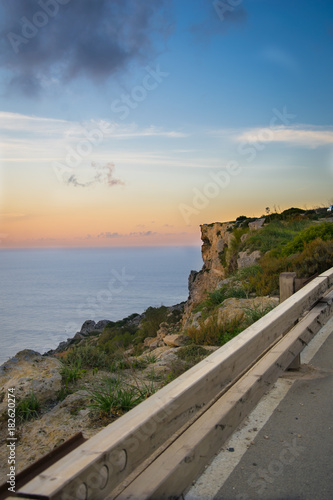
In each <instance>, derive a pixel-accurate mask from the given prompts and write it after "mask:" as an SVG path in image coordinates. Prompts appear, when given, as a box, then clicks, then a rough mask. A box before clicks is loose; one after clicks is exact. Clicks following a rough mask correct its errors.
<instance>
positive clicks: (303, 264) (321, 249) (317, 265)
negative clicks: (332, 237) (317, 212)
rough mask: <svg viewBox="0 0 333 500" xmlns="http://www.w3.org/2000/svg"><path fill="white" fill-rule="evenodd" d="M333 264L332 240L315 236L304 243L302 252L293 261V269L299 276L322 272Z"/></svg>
mask: <svg viewBox="0 0 333 500" xmlns="http://www.w3.org/2000/svg"><path fill="white" fill-rule="evenodd" d="M332 266H333V241H322V240H321V239H319V238H317V239H315V240H313V241H311V242H310V243H308V244H306V245H305V248H304V250H303V252H302V253H301V254H300V255H298V256H297V257H296V258H295V260H294V261H293V269H294V270H295V271H296V273H297V275H298V276H299V277H310V276H312V275H314V274H316V273H319V274H320V273H323V272H324V271H326V270H327V269H329V268H330V267H332Z"/></svg>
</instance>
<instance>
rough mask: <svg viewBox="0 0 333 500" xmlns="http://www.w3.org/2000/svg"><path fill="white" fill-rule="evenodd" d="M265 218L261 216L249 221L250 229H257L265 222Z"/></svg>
mask: <svg viewBox="0 0 333 500" xmlns="http://www.w3.org/2000/svg"><path fill="white" fill-rule="evenodd" d="M265 220H266V219H265V217H262V218H261V219H257V220H255V221H253V222H249V229H250V231H257V230H258V229H260V228H261V227H262V226H263V225H264V224H265Z"/></svg>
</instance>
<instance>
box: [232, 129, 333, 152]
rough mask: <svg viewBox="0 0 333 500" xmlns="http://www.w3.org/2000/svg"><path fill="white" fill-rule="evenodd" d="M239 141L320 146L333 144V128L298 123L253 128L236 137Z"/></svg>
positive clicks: (309, 146) (307, 146) (310, 146)
mask: <svg viewBox="0 0 333 500" xmlns="http://www.w3.org/2000/svg"><path fill="white" fill-rule="evenodd" d="M235 140H236V141H237V142H247V143H254V142H258V141H260V142H267V143H268V142H281V143H286V144H289V145H291V146H303V147H306V148H312V149H314V148H318V147H320V146H326V145H330V144H333V128H332V127H329V128H325V127H315V126H311V125H297V126H294V127H284V126H280V127H272V128H267V127H263V128H253V129H249V130H246V131H244V132H242V133H241V134H239V135H237V136H236V137H235Z"/></svg>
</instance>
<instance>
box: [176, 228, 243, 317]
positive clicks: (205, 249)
mask: <svg viewBox="0 0 333 500" xmlns="http://www.w3.org/2000/svg"><path fill="white" fill-rule="evenodd" d="M232 227H233V223H232V222H215V223H213V224H203V225H202V226H201V239H202V247H201V255H202V260H203V263H204V264H203V267H202V269H201V271H199V272H196V271H191V274H190V276H189V283H188V286H189V298H188V301H187V303H186V306H185V312H184V316H183V324H184V325H186V321H187V319H188V318H189V316H190V314H191V312H192V311H193V309H194V308H195V307H196V306H197V305H198V304H199V303H200V302H202V301H203V300H204V298H205V296H206V293H207V291H212V290H215V288H216V287H217V285H218V283H219V282H220V281H222V280H223V279H224V278H225V277H226V267H225V263H224V259H225V255H226V250H227V249H228V247H229V245H230V242H231V240H232V238H233V236H232V233H231V229H232Z"/></svg>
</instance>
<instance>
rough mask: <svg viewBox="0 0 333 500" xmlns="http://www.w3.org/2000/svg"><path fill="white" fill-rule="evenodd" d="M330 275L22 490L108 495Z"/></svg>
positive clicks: (53, 495) (321, 289)
mask: <svg viewBox="0 0 333 500" xmlns="http://www.w3.org/2000/svg"><path fill="white" fill-rule="evenodd" d="M328 280H329V278H328V277H326V276H319V277H318V278H315V279H314V280H313V281H312V282H311V283H309V284H308V285H306V286H305V287H304V288H303V289H302V290H300V291H299V292H297V293H295V294H294V295H293V296H292V297H290V298H289V299H287V300H286V301H285V302H283V303H282V304H280V305H279V306H278V307H277V308H275V309H274V310H272V311H271V312H269V313H268V314H267V315H266V316H264V317H263V318H261V319H260V320H259V321H257V322H256V323H255V324H254V325H252V326H250V327H249V328H247V329H246V330H244V331H243V332H242V333H240V334H239V335H238V336H237V337H235V338H234V339H232V340H231V341H230V342H229V343H228V344H226V345H225V346H223V347H221V348H220V349H219V350H218V351H216V352H215V353H213V354H211V355H210V356H209V357H207V358H206V359H205V360H203V361H202V362H201V363H199V364H198V365H196V366H195V367H193V368H192V369H191V370H189V371H188V372H186V373H185V374H183V375H182V376H180V377H179V378H178V379H176V380H175V381H173V382H172V383H171V384H169V385H168V386H166V387H164V388H163V389H161V390H160V391H158V392H157V393H156V394H154V395H153V396H151V397H150V398H149V399H148V400H146V401H145V402H143V403H141V404H140V405H139V406H138V407H136V408H134V409H133V410H131V411H130V412H128V413H127V414H126V415H124V416H123V417H121V418H120V419H119V420H117V421H116V422H114V423H112V424H110V425H109V426H108V427H106V428H105V429H103V430H102V431H101V432H99V433H98V434H97V435H96V436H94V437H92V438H90V439H89V440H88V441H87V442H86V443H85V444H83V445H81V446H80V447H78V448H77V449H76V450H74V451H73V452H71V453H70V454H68V455H67V456H66V457H64V458H62V459H61V460H60V461H59V462H58V463H56V464H54V465H52V466H51V467H50V468H48V469H47V470H46V471H44V472H43V473H42V474H40V475H39V476H37V477H36V478H34V479H33V480H32V481H30V482H29V483H27V484H26V485H25V486H24V487H23V488H22V489H21V490H19V492H20V493H22V494H33V493H34V492H36V491H37V492H38V493H42V494H43V495H45V496H47V497H48V498H50V499H58V498H59V499H60V498H61V499H62V500H65V498H81V497H83V498H84V497H87V498H94V500H98V499H100V498H101V499H102V498H105V494H106V493H108V492H109V491H111V490H112V489H114V488H115V487H116V486H117V484H119V483H120V482H122V481H123V480H124V479H125V478H126V477H127V476H128V475H129V474H130V473H131V472H132V471H133V470H135V469H136V468H137V467H138V466H139V464H141V463H142V462H143V461H144V460H146V459H147V458H148V457H149V456H150V455H151V454H152V453H153V452H154V451H155V450H156V449H157V448H159V447H160V446H161V445H162V444H163V443H164V442H165V441H166V440H167V439H168V438H170V437H171V436H172V435H173V434H174V433H175V432H176V431H177V429H179V428H180V427H181V426H182V425H183V424H185V423H186V421H187V420H188V419H189V417H190V416H192V415H193V414H195V413H196V412H197V411H198V410H199V409H200V408H201V407H203V406H204V405H207V404H208V403H209V401H210V400H212V399H213V398H214V397H215V396H216V394H218V393H219V392H220V391H222V390H223V388H224V387H226V386H227V385H228V384H230V383H231V382H232V381H233V380H235V379H237V378H238V376H239V374H241V373H242V372H243V371H244V370H245V369H247V368H248V367H249V366H251V365H252V364H253V363H254V362H255V360H256V359H258V356H260V354H261V353H262V352H264V351H265V350H266V349H267V348H268V347H269V346H271V345H272V344H273V343H274V342H276V341H277V340H278V339H279V338H280V336H281V333H282V332H284V331H285V330H286V329H287V328H290V327H291V326H292V325H293V323H294V322H295V321H296V319H298V318H299V317H300V316H301V314H302V313H303V312H304V311H306V310H307V309H309V308H310V307H311V306H312V304H313V303H315V302H316V301H317V300H319V299H320V297H321V296H322V295H323V294H324V293H325V291H326V290H327V288H328Z"/></svg>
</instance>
